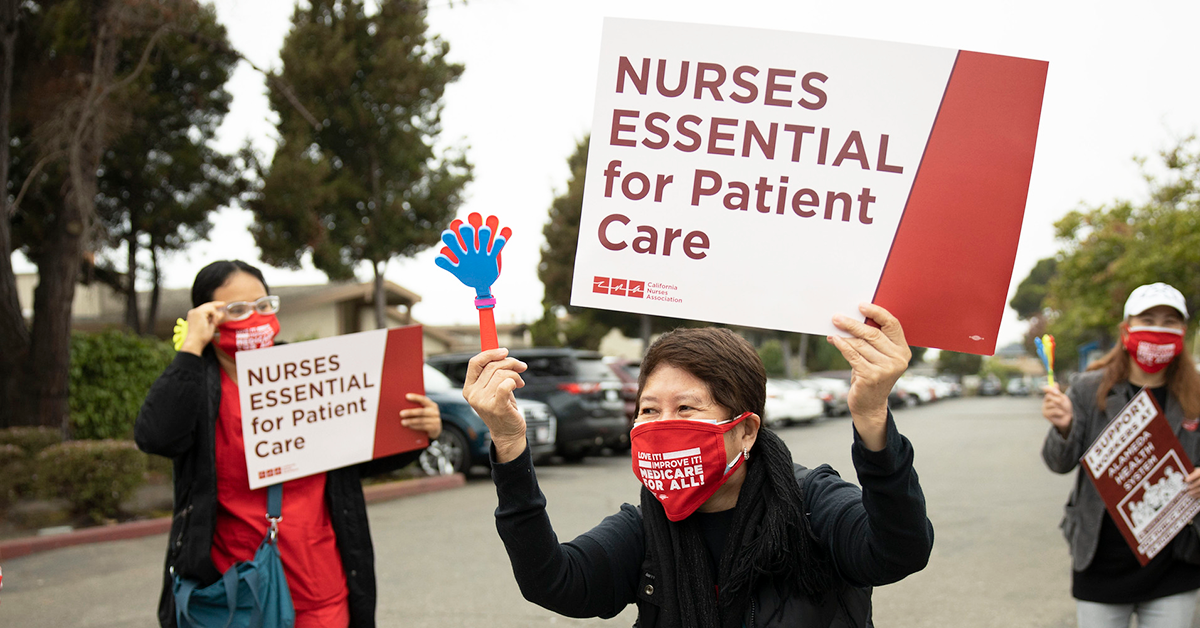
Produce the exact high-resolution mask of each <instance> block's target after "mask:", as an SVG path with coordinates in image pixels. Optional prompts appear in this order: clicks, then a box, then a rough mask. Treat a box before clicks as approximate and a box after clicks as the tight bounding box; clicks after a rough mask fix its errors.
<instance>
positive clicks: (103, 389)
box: [71, 330, 175, 439]
mask: <svg viewBox="0 0 1200 628" xmlns="http://www.w3.org/2000/svg"><path fill="white" fill-rule="evenodd" d="M174 357H175V351H174V350H173V349H172V347H171V344H170V343H169V342H167V341H165V340H158V339H155V338H143V337H140V336H136V335H133V334H129V333H126V332H123V331H118V330H110V331H105V332H100V333H94V334H88V333H82V332H76V333H73V334H72V335H71V431H72V436H73V437H74V438H80V439H104V438H131V437H132V436H133V423H134V421H135V420H136V419H137V413H138V409H140V408H141V407H142V401H143V400H145V399H146V393H147V392H149V391H150V385H151V384H153V383H154V380H155V379H156V378H158V376H159V375H160V374H161V373H162V372H163V370H164V369H165V368H167V365H169V364H170V363H171V360H172V359H174Z"/></svg>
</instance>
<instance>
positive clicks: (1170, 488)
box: [1082, 389, 1200, 565]
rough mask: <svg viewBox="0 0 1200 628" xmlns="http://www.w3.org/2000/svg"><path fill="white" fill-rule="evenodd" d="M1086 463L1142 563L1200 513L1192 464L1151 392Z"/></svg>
mask: <svg viewBox="0 0 1200 628" xmlns="http://www.w3.org/2000/svg"><path fill="white" fill-rule="evenodd" d="M1082 463H1083V467H1084V469H1086V470H1087V474H1088V477H1090V478H1091V479H1092V482H1093V483H1094V484H1095V486H1096V490H1097V491H1098V492H1099V493H1100V497H1101V498H1103V499H1104V505H1105V507H1107V508H1108V514H1109V515H1110V516H1111V517H1112V519H1113V522H1115V523H1116V524H1117V529H1119V530H1120V531H1121V535H1122V536H1124V537H1125V541H1126V542H1127V543H1129V547H1130V548H1131V549H1132V550H1133V554H1134V556H1136V557H1137V559H1138V562H1140V563H1141V564H1142V565H1145V564H1146V563H1148V562H1150V559H1152V558H1154V556H1155V555H1157V554H1158V552H1159V551H1161V550H1162V548H1164V547H1166V546H1167V544H1168V543H1170V542H1171V539H1173V538H1175V535H1176V534H1177V533H1178V532H1179V531H1180V530H1181V529H1183V527H1184V526H1185V525H1187V523H1188V521H1190V520H1191V519H1192V517H1195V516H1196V513H1198V512H1200V501H1197V500H1196V499H1193V498H1191V497H1188V495H1187V482H1186V478H1187V475H1188V474H1189V473H1191V472H1192V461H1191V460H1189V459H1188V457H1187V454H1185V453H1184V451H1183V447H1182V446H1181V445H1180V444H1179V439H1178V438H1176V437H1175V434H1174V433H1172V431H1171V425H1170V424H1169V423H1167V419H1166V417H1164V416H1163V414H1162V409H1161V408H1159V406H1158V403H1157V402H1156V401H1155V400H1154V396H1153V395H1151V394H1150V392H1149V391H1147V390H1146V389H1142V391H1141V392H1139V393H1138V394H1137V395H1135V396H1134V398H1133V400H1132V401H1130V402H1129V403H1128V404H1127V405H1126V406H1125V407H1124V408H1122V409H1121V412H1120V413H1119V414H1117V416H1116V418H1114V419H1113V420H1112V422H1111V423H1109V424H1108V427H1106V428H1105V429H1104V431H1103V432H1101V433H1100V436H1099V437H1098V438H1097V439H1096V442H1094V443H1092V446H1091V447H1089V448H1088V450H1087V451H1086V452H1085V453H1084V454H1083V458H1082Z"/></svg>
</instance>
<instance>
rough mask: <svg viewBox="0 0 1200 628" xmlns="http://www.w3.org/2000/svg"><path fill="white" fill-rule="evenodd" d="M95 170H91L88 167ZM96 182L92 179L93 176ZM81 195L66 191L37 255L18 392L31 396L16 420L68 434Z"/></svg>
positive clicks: (81, 225)
mask: <svg viewBox="0 0 1200 628" xmlns="http://www.w3.org/2000/svg"><path fill="white" fill-rule="evenodd" d="M92 172H95V168H92ZM93 181H94V179H93ZM81 196H82V195H81V194H78V193H68V194H67V199H66V202H65V203H64V211H63V212H62V215H61V217H59V218H57V219H56V221H55V222H60V223H63V224H62V225H61V226H58V225H56V226H55V228H53V229H52V230H51V235H50V237H49V238H47V240H46V243H45V247H44V249H43V251H44V252H43V254H42V255H41V256H40V257H39V258H38V259H37V265H38V278H39V281H38V287H37V290H35V291H34V293H33V311H34V317H33V334H32V335H33V342H32V344H31V346H30V349H31V350H30V357H31V359H30V361H29V366H28V368H26V369H24V370H23V373H24V374H25V380H26V381H25V384H24V385H23V386H22V390H24V391H27V393H28V394H29V395H30V396H31V397H32V398H31V399H30V402H31V404H32V407H31V408H30V412H29V413H28V414H27V415H26V416H25V417H18V421H19V422H21V423H22V424H25V425H41V426H45V427H56V428H59V429H61V430H63V435H64V436H65V435H67V433H68V432H67V430H68V427H69V422H68V421H69V415H70V412H69V410H70V406H69V403H68V398H67V394H68V382H69V376H70V369H71V306H72V302H73V301H74V299H75V284H76V283H77V282H78V281H79V256H80V252H81V250H82V247H83V233H84V227H83V225H84V223H83V220H82V219H81V216H80V212H81V208H80V207H78V203H79V201H80V198H81Z"/></svg>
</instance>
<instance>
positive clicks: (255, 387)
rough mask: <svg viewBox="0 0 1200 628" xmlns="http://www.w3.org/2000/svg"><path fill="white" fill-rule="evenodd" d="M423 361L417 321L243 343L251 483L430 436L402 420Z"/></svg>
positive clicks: (403, 447) (418, 389) (385, 451)
mask: <svg viewBox="0 0 1200 628" xmlns="http://www.w3.org/2000/svg"><path fill="white" fill-rule="evenodd" d="M422 364H423V360H422V351H421V327H420V326H419V325H413V326H409V327H401V328H397V329H377V330H374V331H365V332H361V333H357V334H347V335H344V336H336V337H333V338H322V339H320V340H310V341H307V342H297V343H292V344H286V345H280V346H276V347H270V348H267V349H259V350H256V351H244V352H240V353H239V354H238V359H237V371H238V394H239V397H240V401H241V403H240V405H241V409H242V436H243V440H244V441H245V446H246V469H247V471H249V474H250V488H251V489H258V488H262V487H264V486H270V485H272V484H278V483H280V482H286V481H288V480H294V479H296V478H301V477H305V476H309V475H313V474H316V473H321V472H324V471H329V470H330V469H338V468H341V467H345V466H349V465H352V464H356V463H359V462H365V461H367V460H372V459H375V458H382V457H385V456H390V455H393V454H397V453H400V452H402V451H410V450H413V449H419V448H422V447H426V446H428V445H429V437H428V435H427V434H425V433H424V432H418V431H415V430H410V429H408V428H406V427H404V426H402V425H401V424H400V410H403V409H405V408H413V407H416V404H414V403H412V402H410V401H408V400H407V399H406V398H405V395H406V394H408V393H418V394H420V393H423V392H424V390H425V385H424V378H423V377H422V372H421V370H422Z"/></svg>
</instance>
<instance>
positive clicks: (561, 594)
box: [492, 413, 933, 628]
mask: <svg viewBox="0 0 1200 628" xmlns="http://www.w3.org/2000/svg"><path fill="white" fill-rule="evenodd" d="M851 451H852V457H853V461H854V467H855V470H856V471H857V472H858V479H859V482H860V483H861V484H862V489H861V490H860V489H859V488H858V487H856V486H854V485H853V484H850V483H849V482H846V481H845V480H842V478H841V477H840V476H838V474H837V472H836V471H834V470H833V468H831V467H830V466H829V465H821V466H819V467H817V468H815V469H812V470H806V469H804V468H803V467H796V468H795V475H796V478H797V481H798V482H800V484H801V486H802V494H803V497H804V506H805V515H806V516H807V517H808V520H809V524H810V525H811V527H812V530H813V533H814V534H815V536H816V540H817V541H818V543H820V545H821V546H822V547H823V548H824V549H825V551H827V552H828V554H829V556H830V558H831V559H832V562H833V565H834V567H835V569H836V572H837V575H838V578H837V579H838V581H839V582H838V588H837V591H838V593H837V594H832V593H831V594H827V595H826V596H825V598H823V599H822V600H819V601H813V600H809V599H806V598H797V597H794V596H787V595H784V594H782V593H781V592H780V591H778V590H777V589H776V588H775V587H773V586H771V584H770V583H763V584H762V585H761V586H760V587H759V588H758V590H756V591H755V592H754V593H753V595H752V599H751V603H750V604H749V606H748V607H747V612H746V617H745V621H744V625H745V626H747V627H748V628H770V627H781V628H782V627H784V626H787V627H793V626H803V627H806V628H808V627H814V628H827V627H828V628H842V627H844V626H856V627H859V628H861V627H862V626H870V625H871V624H870V623H868V622H869V621H870V619H869V618H870V601H869V599H867V598H866V596H867V595H869V593H868V590H867V587H872V586H880V585H884V584H890V583H892V582H896V581H898V580H900V579H902V578H904V577H905V576H907V575H909V574H912V573H915V572H917V571H920V570H921V569H923V568H924V567H925V565H926V563H927V562H928V560H929V554H930V552H931V551H932V549H933V525H932V524H931V523H930V522H929V519H928V518H927V517H926V516H925V496H924V494H923V493H922V491H921V485H920V482H919V481H918V478H917V473H916V471H915V470H914V469H913V466H912V463H913V450H912V444H911V443H910V442H909V441H908V439H907V438H905V437H904V436H902V435H901V434H900V433H899V432H898V431H897V430H896V426H895V422H894V421H893V420H892V418H891V414H890V413H889V415H888V431H887V447H886V448H885V449H884V450H883V451H878V452H873V451H869V450H867V449H866V447H864V446H863V445H862V441H861V440H860V439H859V438H858V437H857V435H855V439H854V445H853V449H852V450H851ZM494 454H495V452H494V450H493V455H494ZM748 464H753V463H748ZM492 479H493V480H494V481H495V483H496V493H497V496H498V498H499V505H498V507H497V508H496V529H497V531H498V532H499V533H500V538H501V539H502V540H503V541H504V546H505V548H506V549H507V550H508V556H509V560H510V561H511V562H512V567H513V575H514V576H515V577H516V580H517V585H518V586H519V587H520V589H521V593H522V594H523V595H524V596H525V599H527V600H529V601H531V602H534V603H535V604H538V605H540V606H542V607H544V608H547V609H549V610H551V611H554V612H556V613H560V614H562V615H566V616H568V617H603V618H610V617H614V616H616V615H617V614H618V613H620V612H621V611H622V610H624V609H625V607H626V606H628V605H629V604H637V606H638V623H637V627H638V628H654V627H655V626H659V625H661V624H662V623H668V622H667V621H664V618H663V617H662V616H661V615H662V613H661V612H660V604H661V603H662V602H661V600H662V598H663V597H664V596H672V595H675V592H673V591H668V590H665V587H664V586H663V583H662V581H661V579H660V578H659V574H660V573H661V570H662V569H663V565H661V564H659V561H658V560H657V559H656V558H655V557H654V556H651V555H649V552H648V551H647V548H648V547H649V545H648V544H647V543H646V539H645V537H644V529H643V522H642V513H641V510H640V509H639V508H637V507H635V506H633V505H630V504H624V505H622V506H621V509H620V510H619V511H618V512H616V513H615V514H612V515H610V516H608V517H606V518H605V519H604V520H603V521H601V522H600V524H599V525H597V526H596V527H594V528H592V529H591V530H589V531H587V532H584V533H583V534H581V535H579V536H578V537H576V538H575V539H574V540H572V541H570V542H567V543H561V544H560V543H559V541H558V537H557V536H556V535H555V534H554V529H553V527H552V526H551V524H550V518H549V516H548V515H547V514H546V497H545V495H543V494H542V491H541V489H540V488H539V487H538V483H537V476H536V474H535V473H534V468H533V464H532V462H531V459H530V456H529V451H528V449H526V451H525V452H524V453H522V454H521V455H520V456H518V457H517V458H516V459H515V460H512V461H510V462H507V463H504V464H499V463H497V462H496V461H495V460H493V461H492ZM670 623H673V624H678V623H679V622H678V620H677V619H676V620H675V621H672V622H670Z"/></svg>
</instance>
